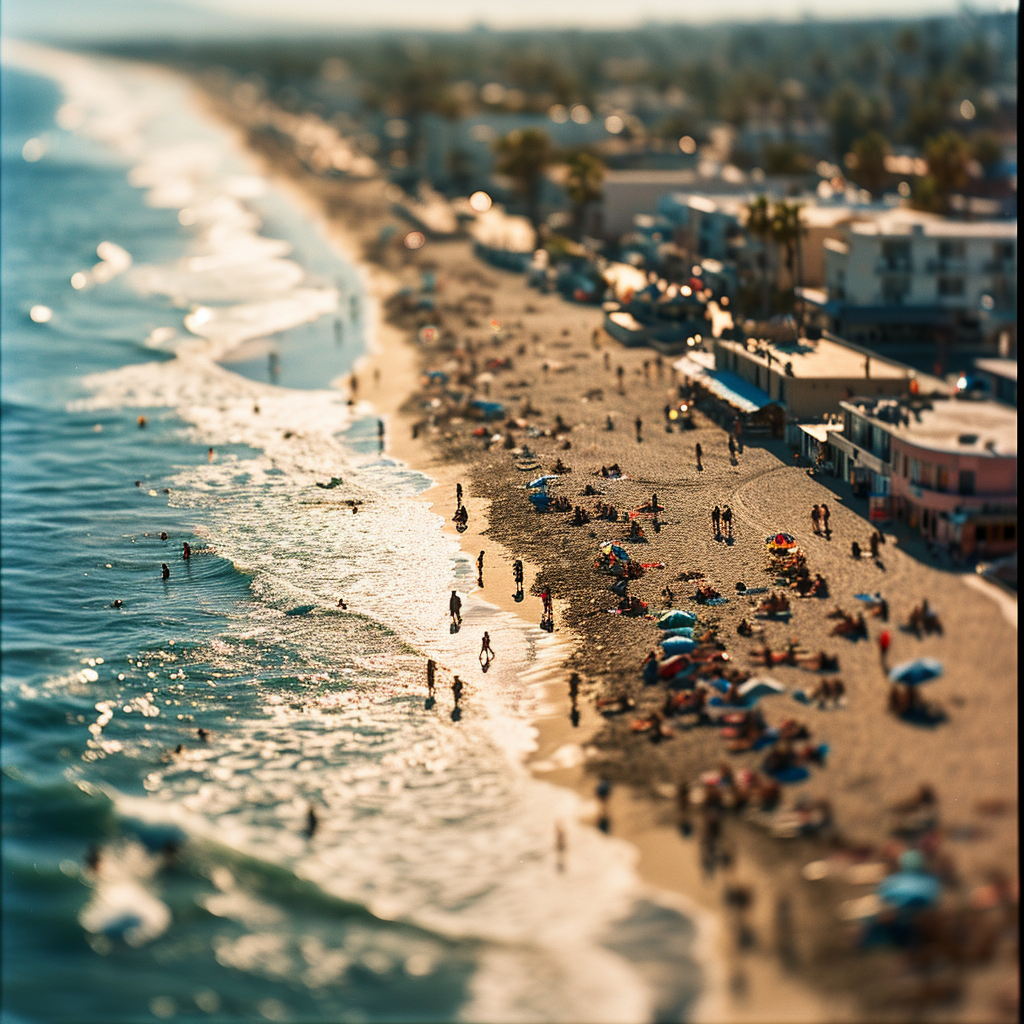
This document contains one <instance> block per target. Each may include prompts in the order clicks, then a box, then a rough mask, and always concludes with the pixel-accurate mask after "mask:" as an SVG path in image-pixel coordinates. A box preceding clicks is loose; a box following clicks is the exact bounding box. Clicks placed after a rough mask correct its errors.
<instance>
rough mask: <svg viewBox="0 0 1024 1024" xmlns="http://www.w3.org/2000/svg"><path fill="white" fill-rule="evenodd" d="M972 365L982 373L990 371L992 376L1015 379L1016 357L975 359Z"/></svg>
mask: <svg viewBox="0 0 1024 1024" xmlns="http://www.w3.org/2000/svg"><path fill="white" fill-rule="evenodd" d="M974 365H975V366H976V367H977V368H978V369H979V370H981V371H982V372H983V373H991V374H992V376H993V377H1002V378H1003V379H1004V380H1014V381H1015V380H1016V379H1017V360H1016V359H975V360H974Z"/></svg>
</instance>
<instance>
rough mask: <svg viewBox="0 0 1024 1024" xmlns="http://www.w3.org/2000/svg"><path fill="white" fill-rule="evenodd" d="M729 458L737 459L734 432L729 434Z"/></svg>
mask: <svg viewBox="0 0 1024 1024" xmlns="http://www.w3.org/2000/svg"><path fill="white" fill-rule="evenodd" d="M729 458H730V459H731V460H732V461H733V462H735V461H736V439H735V438H734V437H733V436H732V434H730V435H729Z"/></svg>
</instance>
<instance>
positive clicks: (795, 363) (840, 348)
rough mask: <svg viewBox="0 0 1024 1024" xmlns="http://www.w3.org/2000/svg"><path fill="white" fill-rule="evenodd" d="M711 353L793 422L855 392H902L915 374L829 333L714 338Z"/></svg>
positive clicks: (812, 416)
mask: <svg viewBox="0 0 1024 1024" xmlns="http://www.w3.org/2000/svg"><path fill="white" fill-rule="evenodd" d="M714 356H715V367H716V368H717V369H719V370H728V371H730V372H732V373H734V374H736V375H737V376H738V377H740V378H742V379H743V380H745V381H747V382H749V383H750V384H753V385H754V386H755V387H757V388H759V389H761V390H762V391H764V392H765V393H766V394H767V395H768V397H769V398H770V399H771V400H773V401H775V402H777V403H778V404H779V405H781V406H783V407H784V408H785V409H786V412H787V414H788V416H789V419H790V420H796V421H805V420H814V419H817V420H820V419H821V417H822V416H824V415H826V414H828V413H833V412H835V411H836V410H837V408H838V406H839V403H840V402H841V401H842V400H843V399H846V398H851V397H853V396H854V395H861V394H871V395H875V396H899V395H906V394H908V393H909V392H910V390H911V387H912V384H911V382H912V381H914V380H915V379H916V378H915V374H914V371H913V370H911V369H910V367H908V366H905V365H903V364H902V363H897V362H895V361H894V360H892V359H886V358H884V357H882V356H879V355H877V354H875V353H873V352H868V351H866V350H865V349H862V348H860V347H859V346H856V345H850V344H849V343H847V342H844V341H843V340H842V339H840V338H837V337H835V336H834V335H830V334H826V335H825V336H823V337H822V338H820V339H818V340H810V339H807V338H801V339H799V340H797V341H794V342H792V343H791V344H784V343H780V342H769V341H764V340H755V339H753V338H748V339H747V341H745V342H743V341H730V340H727V339H725V338H716V339H715V341H714ZM914 386H917V385H914Z"/></svg>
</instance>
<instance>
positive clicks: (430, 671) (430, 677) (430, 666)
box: [427, 658, 437, 698]
mask: <svg viewBox="0 0 1024 1024" xmlns="http://www.w3.org/2000/svg"><path fill="white" fill-rule="evenodd" d="M436 673H437V662H436V661H434V659H433V658H427V696H428V697H430V698H433V696H434V677H435V675H436Z"/></svg>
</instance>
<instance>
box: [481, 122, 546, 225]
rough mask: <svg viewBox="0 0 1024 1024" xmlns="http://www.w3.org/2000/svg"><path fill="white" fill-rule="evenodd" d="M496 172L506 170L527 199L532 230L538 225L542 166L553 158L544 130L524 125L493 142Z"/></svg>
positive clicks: (505, 172)
mask: <svg viewBox="0 0 1024 1024" xmlns="http://www.w3.org/2000/svg"><path fill="white" fill-rule="evenodd" d="M494 148H495V151H496V152H497V154H498V167H497V169H498V172H499V173H500V174H507V175H508V176H509V177H510V178H511V179H512V180H513V182H515V186H516V189H517V190H518V191H519V192H520V193H521V194H522V196H523V198H524V199H525V201H526V212H527V216H528V217H529V218H530V223H531V224H532V225H533V227H534V230H535V231H539V229H540V191H541V185H542V184H543V181H544V170H545V168H547V167H548V166H549V165H550V164H551V162H552V161H553V159H554V155H555V152H554V148H553V147H552V145H551V140H550V139H549V138H548V134H547V132H544V131H541V130H540V129H539V128H524V129H522V130H521V131H518V130H517V131H514V132H510V133H509V134H508V135H506V136H505V137H504V138H502V139H499V140H498V142H497V143H496V144H495V147H494Z"/></svg>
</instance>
